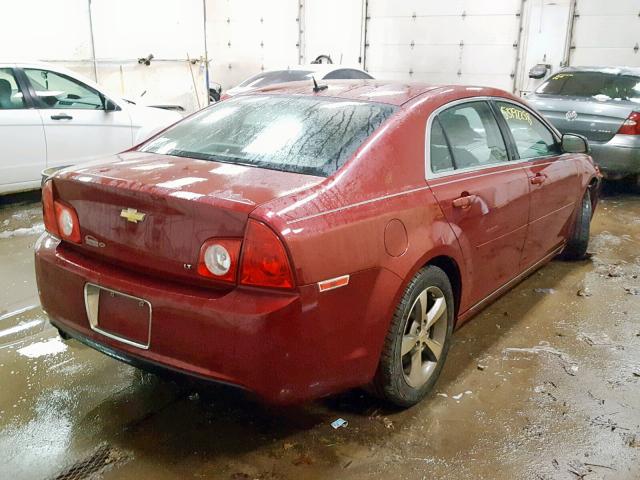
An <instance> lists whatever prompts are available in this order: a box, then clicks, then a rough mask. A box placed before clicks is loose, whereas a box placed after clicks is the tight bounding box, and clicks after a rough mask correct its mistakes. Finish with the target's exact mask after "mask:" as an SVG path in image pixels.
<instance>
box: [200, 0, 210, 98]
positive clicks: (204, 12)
mask: <svg viewBox="0 0 640 480" xmlns="http://www.w3.org/2000/svg"><path fill="white" fill-rule="evenodd" d="M202 31H203V33H204V81H205V91H206V92H207V105H209V104H210V103H211V98H210V97H209V51H208V50H207V0H202Z"/></svg>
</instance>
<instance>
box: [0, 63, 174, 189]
mask: <svg viewBox="0 0 640 480" xmlns="http://www.w3.org/2000/svg"><path fill="white" fill-rule="evenodd" d="M181 118H182V117H181V115H180V114H179V113H177V112H172V111H168V110H163V109H159V108H151V107H143V106H139V105H135V104H133V103H131V102H129V101H127V100H124V99H122V98H119V97H117V96H115V95H112V94H109V93H107V92H106V91H105V90H104V89H103V88H102V87H100V86H98V85H96V84H95V83H94V82H92V81H91V80H89V79H87V78H84V77H82V76H80V75H77V74H75V73H73V72H71V71H69V70H67V69H64V68H61V67H57V66H53V65H49V64H45V63H21V62H7V63H3V62H0V195H1V194H5V193H13V192H18V191H23V190H30V189H34V188H38V187H39V186H40V178H41V177H40V174H41V172H42V170H44V169H55V168H58V167H60V168H61V167H65V166H68V165H75V164H78V163H81V162H86V161H89V160H92V159H95V158H98V157H101V156H105V155H111V154H114V153H118V152H121V151H123V150H126V149H128V148H130V147H132V146H133V145H136V144H138V143H140V142H141V141H143V140H145V139H146V138H148V137H150V136H151V135H153V134H155V133H157V132H158V131H160V130H161V129H163V128H165V127H167V126H169V125H171V124H173V123H175V122H176V121H178V120H180V119H181Z"/></svg>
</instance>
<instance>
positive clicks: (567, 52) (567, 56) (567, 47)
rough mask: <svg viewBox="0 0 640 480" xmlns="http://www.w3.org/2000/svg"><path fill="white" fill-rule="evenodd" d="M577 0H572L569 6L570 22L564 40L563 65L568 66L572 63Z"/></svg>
mask: <svg viewBox="0 0 640 480" xmlns="http://www.w3.org/2000/svg"><path fill="white" fill-rule="evenodd" d="M577 3H578V1H577V0H571V5H570V6H569V22H567V38H566V40H565V42H564V57H563V59H562V63H561V64H560V66H561V67H568V66H569V64H570V63H571V44H572V43H573V29H574V25H575V22H576V8H577Z"/></svg>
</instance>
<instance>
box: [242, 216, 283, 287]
mask: <svg viewBox="0 0 640 480" xmlns="http://www.w3.org/2000/svg"><path fill="white" fill-rule="evenodd" d="M240 283H242V284H244V285H253V286H258V287H277V288H292V287H293V273H292V272H291V266H290V265H289V259H288V257H287V252H286V251H285V249H284V245H283V244H282V242H281V241H280V239H279V238H278V236H277V235H276V234H275V233H274V232H273V231H272V230H271V229H270V228H269V227H267V226H266V225H265V224H264V223H260V222H257V221H255V220H249V223H248V224H247V232H246V234H245V238H244V247H243V248H242V269H241V271H240Z"/></svg>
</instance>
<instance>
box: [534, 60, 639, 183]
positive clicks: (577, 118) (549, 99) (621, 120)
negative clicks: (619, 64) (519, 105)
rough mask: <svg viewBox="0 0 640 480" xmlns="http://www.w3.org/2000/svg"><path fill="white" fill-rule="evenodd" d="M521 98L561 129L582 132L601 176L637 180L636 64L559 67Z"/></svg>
mask: <svg viewBox="0 0 640 480" xmlns="http://www.w3.org/2000/svg"><path fill="white" fill-rule="evenodd" d="M526 98H527V100H528V101H529V102H531V103H532V104H533V105H534V106H535V107H536V108H537V109H538V110H540V111H541V112H542V113H543V114H544V115H545V116H546V117H547V118H548V119H549V120H550V121H551V123H553V124H554V125H555V126H556V127H557V128H558V130H560V131H561V132H562V133H578V134H581V135H584V136H585V137H587V138H588V139H589V144H590V145H591V149H592V156H593V159H594V160H595V161H596V163H597V164H598V165H599V167H600V169H601V170H602V172H603V173H604V174H605V176H606V177H608V178H612V179H620V178H624V177H633V178H634V179H635V180H636V181H638V183H639V185H640V68H626V67H625V68H604V67H571V68H565V69H563V70H561V71H560V72H558V73H555V74H553V75H552V76H551V77H549V78H548V79H547V80H546V81H545V82H544V83H543V84H542V85H540V87H538V89H537V90H536V91H535V93H534V94H531V95H529V96H527V97H526Z"/></svg>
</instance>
